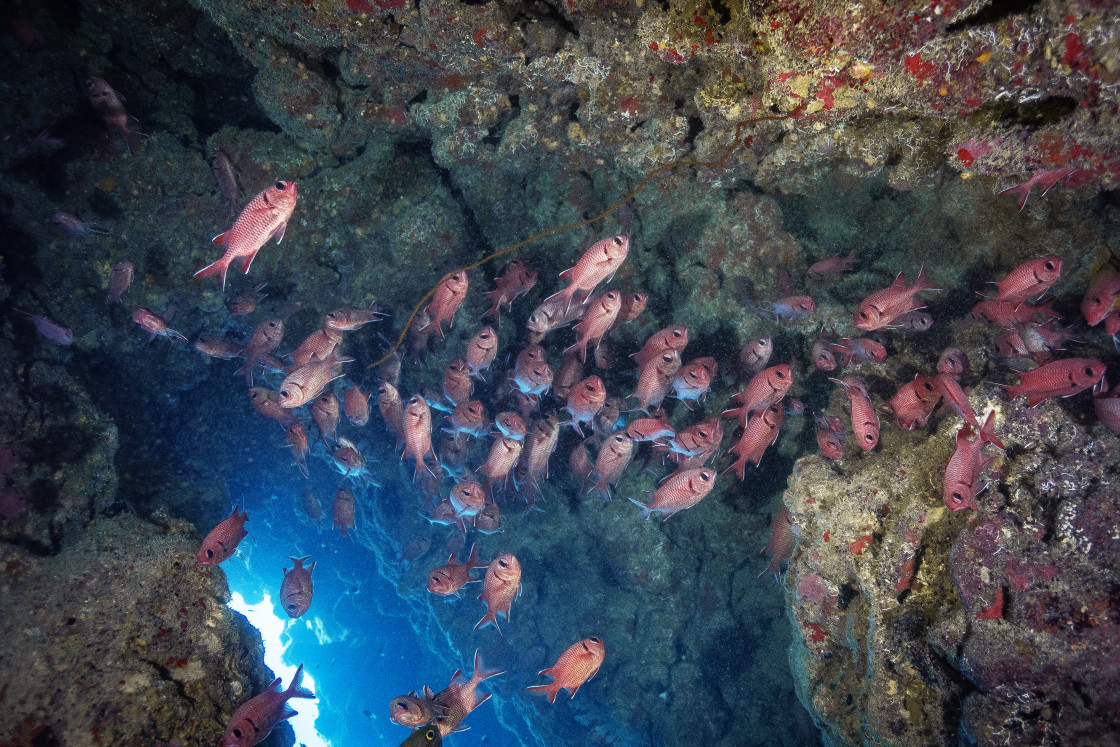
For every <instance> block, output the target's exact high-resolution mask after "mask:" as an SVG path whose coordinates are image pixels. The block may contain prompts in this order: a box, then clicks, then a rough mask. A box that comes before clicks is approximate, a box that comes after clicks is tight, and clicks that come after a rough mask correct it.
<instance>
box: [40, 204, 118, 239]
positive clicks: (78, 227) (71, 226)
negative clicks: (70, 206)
mask: <svg viewBox="0 0 1120 747" xmlns="http://www.w3.org/2000/svg"><path fill="white" fill-rule="evenodd" d="M51 223H54V224H55V225H57V226H60V227H62V228H63V229H64V230H65V231H66V232H68V233H103V234H107V233H109V232H108V231H107V230H105V229H104V228H102V227H101V226H99V225H97V224H96V223H86V222H85V221H84V220H82V219H81V218H79V217H78V216H76V215H73V214H71V213H66V212H63V211H61V210H55V211H54V212H53V213H51Z"/></svg>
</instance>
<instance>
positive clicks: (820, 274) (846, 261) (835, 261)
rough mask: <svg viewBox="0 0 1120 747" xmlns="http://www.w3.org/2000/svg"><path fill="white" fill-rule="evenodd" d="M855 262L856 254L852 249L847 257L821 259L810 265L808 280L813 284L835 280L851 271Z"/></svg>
mask: <svg viewBox="0 0 1120 747" xmlns="http://www.w3.org/2000/svg"><path fill="white" fill-rule="evenodd" d="M855 261H856V252H855V249H853V250H852V251H851V252H849V253H848V256H847V257H829V258H827V259H822V260H821V261H820V262H815V263H814V264H812V265H810V267H809V270H808V272H806V273H805V274H806V275H808V277H809V279H810V280H812V281H813V282H814V283H821V282H825V281H827V280H835V279H836V278H838V277H840V276H841V275H843V274H844V273H845V272H848V271H849V270H851V269H852V265H853V264H855Z"/></svg>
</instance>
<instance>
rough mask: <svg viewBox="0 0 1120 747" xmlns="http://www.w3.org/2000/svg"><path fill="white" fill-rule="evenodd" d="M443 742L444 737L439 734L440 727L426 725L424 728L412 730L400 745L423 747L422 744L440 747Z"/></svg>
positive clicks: (401, 746) (403, 746) (402, 746)
mask: <svg viewBox="0 0 1120 747" xmlns="http://www.w3.org/2000/svg"><path fill="white" fill-rule="evenodd" d="M442 744H443V737H441V736H440V735H439V728H437V727H435V726H425V727H424V728H423V729H417V730H416V731H414V732H412V734H411V736H409V738H408V739H406V740H404V741H403V742H401V745H400V747H421V745H429V747H440V745H442Z"/></svg>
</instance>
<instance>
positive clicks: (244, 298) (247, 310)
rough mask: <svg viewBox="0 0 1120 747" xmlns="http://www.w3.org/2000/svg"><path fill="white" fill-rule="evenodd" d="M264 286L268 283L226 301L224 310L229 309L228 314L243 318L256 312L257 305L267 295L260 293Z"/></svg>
mask: <svg viewBox="0 0 1120 747" xmlns="http://www.w3.org/2000/svg"><path fill="white" fill-rule="evenodd" d="M266 285H268V283H261V284H260V285H258V286H257V287H256V288H254V289H253V290H251V291H248V292H246V293H242V294H241V295H239V296H235V297H234V298H231V299H230V300H228V301H226V308H227V309H229V313H231V314H235V315H237V316H245V315H246V314H252V313H253V312H254V311H256V310H257V305H258V304H260V302H261V301H263V300H264V299H265V297H266V296H267V295H268V294H267V293H261V291H262V290H264V287H265V286H266Z"/></svg>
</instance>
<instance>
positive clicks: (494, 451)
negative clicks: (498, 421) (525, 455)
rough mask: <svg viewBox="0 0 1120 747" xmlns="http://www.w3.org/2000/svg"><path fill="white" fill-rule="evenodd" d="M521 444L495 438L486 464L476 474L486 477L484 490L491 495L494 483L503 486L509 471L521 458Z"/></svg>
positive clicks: (498, 437)
mask: <svg viewBox="0 0 1120 747" xmlns="http://www.w3.org/2000/svg"><path fill="white" fill-rule="evenodd" d="M521 449H522V442H521V441H517V440H515V439H512V438H510V437H509V436H496V437H495V438H494V443H493V444H492V445H491V446H490V454H489V455H488V456H487V457H486V463H485V464H483V465H482V466H481V467H479V468H478V474H480V475H483V476H485V477H486V490H487V491H488V492H489V493H490V494H491V495H493V490H494V483H496V482H499V481H500V482H502V484H503V485H504V484H505V481H506V478H507V477H508V476H509V473H510V470H512V469H513V468H514V466H515V465H516V464H517V460H518V459H520V458H521Z"/></svg>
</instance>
